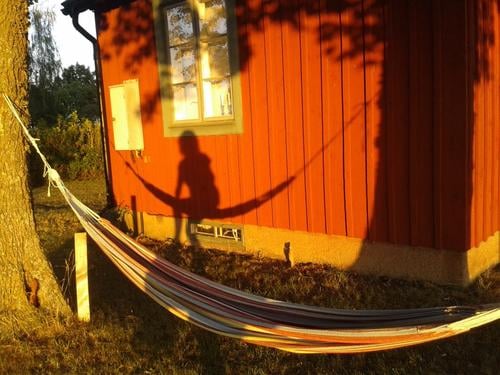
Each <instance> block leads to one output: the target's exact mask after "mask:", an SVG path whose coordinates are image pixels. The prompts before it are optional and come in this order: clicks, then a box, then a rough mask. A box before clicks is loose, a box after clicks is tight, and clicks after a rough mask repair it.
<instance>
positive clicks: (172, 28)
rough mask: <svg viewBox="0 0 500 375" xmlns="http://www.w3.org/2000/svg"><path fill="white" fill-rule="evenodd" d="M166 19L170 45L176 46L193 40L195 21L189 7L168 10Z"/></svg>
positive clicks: (180, 6) (181, 6)
mask: <svg viewBox="0 0 500 375" xmlns="http://www.w3.org/2000/svg"><path fill="white" fill-rule="evenodd" d="M166 18H167V20H166V21H167V22H166V23H167V27H168V31H167V32H168V43H169V45H171V46H174V45H177V44H181V43H185V42H187V41H189V40H190V39H192V37H193V19H192V15H191V10H190V9H189V7H188V6H187V5H179V6H176V7H173V8H167V10H166Z"/></svg>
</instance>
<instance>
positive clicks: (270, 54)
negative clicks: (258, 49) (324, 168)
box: [263, 0, 290, 228]
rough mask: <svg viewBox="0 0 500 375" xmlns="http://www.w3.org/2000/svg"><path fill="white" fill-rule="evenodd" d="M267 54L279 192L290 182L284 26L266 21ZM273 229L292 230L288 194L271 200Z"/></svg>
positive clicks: (273, 168)
mask: <svg viewBox="0 0 500 375" xmlns="http://www.w3.org/2000/svg"><path fill="white" fill-rule="evenodd" d="M279 4H280V2H279V1H278V0H274V2H272V3H271V2H266V3H265V4H264V12H265V13H266V14H267V13H270V12H272V11H273V9H274V7H275V6H279ZM263 22H264V37H265V50H266V81H267V82H270V83H272V85H271V87H272V88H271V89H270V90H268V94H267V102H268V106H267V108H268V116H269V124H270V127H269V145H270V147H269V157H270V174H271V187H272V188H276V187H277V186H279V185H280V184H283V183H284V182H285V181H286V180H287V179H288V166H287V144H286V137H285V135H286V122H285V101H284V92H283V51H282V37H281V33H282V31H281V22H279V21H272V20H270V19H269V18H268V17H266V18H265V19H264V21H263ZM272 207H273V225H274V226H275V227H278V228H289V227H290V212H289V203H288V190H284V191H281V192H279V193H278V194H277V195H275V196H274V197H273V198H272Z"/></svg>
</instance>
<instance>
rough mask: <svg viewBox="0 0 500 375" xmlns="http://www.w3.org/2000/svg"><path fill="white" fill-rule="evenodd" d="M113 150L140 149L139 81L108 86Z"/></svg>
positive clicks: (142, 144) (141, 147)
mask: <svg viewBox="0 0 500 375" xmlns="http://www.w3.org/2000/svg"><path fill="white" fill-rule="evenodd" d="M109 94H110V99H111V116H112V118H113V134H114V144H115V150H117V151H120V150H142V149H144V140H143V135H142V118H141V99H140V95H139V81H138V80H137V79H133V80H128V81H124V82H123V84H121V85H114V86H110V87H109Z"/></svg>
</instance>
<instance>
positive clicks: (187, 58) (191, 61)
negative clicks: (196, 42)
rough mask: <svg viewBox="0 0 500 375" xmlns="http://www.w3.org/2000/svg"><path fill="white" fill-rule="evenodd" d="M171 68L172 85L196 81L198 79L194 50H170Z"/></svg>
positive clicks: (183, 48)
mask: <svg viewBox="0 0 500 375" xmlns="http://www.w3.org/2000/svg"><path fill="white" fill-rule="evenodd" d="M170 66H171V69H172V70H171V74H172V83H174V84H175V83H182V82H189V81H194V80H195V79H196V63H195V58H194V49H192V48H185V47H181V48H178V47H177V48H170Z"/></svg>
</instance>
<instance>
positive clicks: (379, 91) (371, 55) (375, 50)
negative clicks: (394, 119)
mask: <svg viewBox="0 0 500 375" xmlns="http://www.w3.org/2000/svg"><path fill="white" fill-rule="evenodd" d="M364 9H365V15H364V19H365V25H364V32H365V65H364V67H365V72H366V81H365V84H366V104H365V105H366V143H367V144H366V152H367V166H366V168H367V199H368V206H367V207H368V219H369V228H368V233H367V234H368V238H369V239H370V240H372V241H380V242H385V241H387V240H388V228H387V215H388V213H387V159H386V152H387V149H386V141H387V140H386V137H387V135H386V129H385V117H384V116H385V113H384V112H385V93H386V89H385V85H386V82H385V72H384V39H385V33H384V29H385V16H384V7H383V5H381V4H380V3H379V2H378V1H376V0H367V1H365V4H364Z"/></svg>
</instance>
